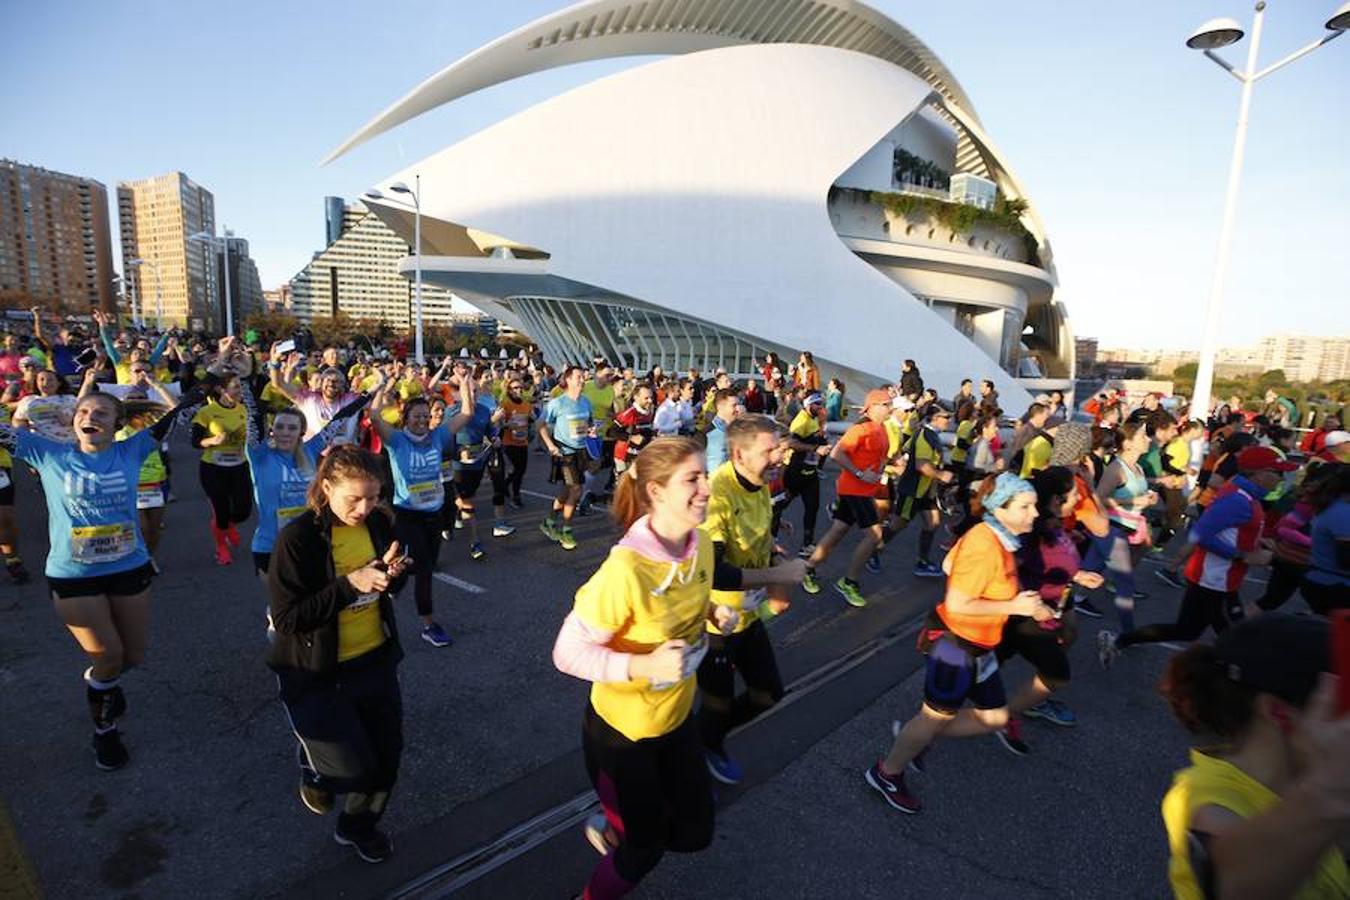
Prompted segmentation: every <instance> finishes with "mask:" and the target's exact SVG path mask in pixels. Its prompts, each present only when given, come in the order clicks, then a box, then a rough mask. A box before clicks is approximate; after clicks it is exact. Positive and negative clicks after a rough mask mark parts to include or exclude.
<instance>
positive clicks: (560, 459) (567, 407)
mask: <svg viewBox="0 0 1350 900" xmlns="http://www.w3.org/2000/svg"><path fill="white" fill-rule="evenodd" d="M585 378H586V376H585V373H584V372H582V370H581V367H580V366H568V367H567V368H565V369H564V370H563V374H562V387H563V392H562V393H561V394H559V395H558V396H556V397H554V398H553V399H552V400H550V401H549V402H548V405H547V406H545V407H544V415H543V418H541V419H540V420H539V438H540V440H542V441H543V442H544V446H545V448H547V449H548V452H549V455H550V456H552V457H553V472H552V474H551V475H550V477H549V480H550V481H552V482H553V483H555V484H556V483H558V482H562V488H560V489H559V492H558V496H557V497H555V498H554V500H553V506H552V507H551V508H550V510H549V513H548V515H547V516H546V517H545V518H544V521H543V522H541V523H540V525H539V530H540V531H542V532H543V533H544V536H545V537H546V538H548V539H549V540H550V541H557V542H558V546H560V547H562V548H563V549H564V550H575V549H576V548H577V539H576V537H575V536H574V535H573V534H572V514H573V512H575V511H576V505H577V501H578V500H580V499H581V483H582V477H583V474H584V473H585V471H586V467H587V465H588V463H589V462H590V454H589V453H587V451H586V439H587V437H588V436H594V432H595V423H594V420H593V419H592V418H591V404H590V401H589V400H587V399H586V398H585V397H583V396H582V395H581V390H582V386H583V383H584V381H585ZM559 513H561V514H562V521H561V523H560V522H559V521H558V519H559Z"/></svg>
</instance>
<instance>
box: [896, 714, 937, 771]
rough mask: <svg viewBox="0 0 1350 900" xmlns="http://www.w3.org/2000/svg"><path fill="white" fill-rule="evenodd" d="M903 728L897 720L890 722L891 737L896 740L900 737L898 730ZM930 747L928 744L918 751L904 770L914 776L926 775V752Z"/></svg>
mask: <svg viewBox="0 0 1350 900" xmlns="http://www.w3.org/2000/svg"><path fill="white" fill-rule="evenodd" d="M904 727H905V723H904V722H901V721H900V720H899V719H896V720H895V721H894V722H892V723H891V737H895V738H898V737H899V736H900V729H901V728H904ZM930 747H932V744H929V745H928V747H924V748H923V749H922V750H920V751H919V753H918V755H917V756H915V757H914V758H913V759H911V760H910V761H909V762H908V763H906V764H905V768H907V769H909V770H910V771H911V772H913V773H914V774H916V775H923V774H926V773H927V772H928V750H929V748H930Z"/></svg>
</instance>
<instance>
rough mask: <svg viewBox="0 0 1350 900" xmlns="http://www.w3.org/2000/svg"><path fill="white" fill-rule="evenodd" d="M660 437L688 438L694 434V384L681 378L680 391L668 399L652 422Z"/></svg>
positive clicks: (659, 408) (658, 409) (657, 411)
mask: <svg viewBox="0 0 1350 900" xmlns="http://www.w3.org/2000/svg"><path fill="white" fill-rule="evenodd" d="M652 425H653V427H655V428H656V433H657V435H658V436H659V437H675V436H683V437H688V436H689V435H691V434H693V433H694V384H693V382H691V381H690V380H689V379H688V378H681V379H680V384H679V389H678V391H676V392H673V393H671V395H670V396H668V397H666V399H665V401H664V402H663V403H661V405H660V406H659V407H658V408H657V410H656V416H655V418H654V419H653V420H652Z"/></svg>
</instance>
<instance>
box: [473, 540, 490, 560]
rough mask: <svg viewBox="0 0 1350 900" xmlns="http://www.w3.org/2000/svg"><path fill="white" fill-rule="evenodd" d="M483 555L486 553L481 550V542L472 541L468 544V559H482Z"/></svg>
mask: <svg viewBox="0 0 1350 900" xmlns="http://www.w3.org/2000/svg"><path fill="white" fill-rule="evenodd" d="M484 556H487V554H486V553H484V552H483V544H482V542H480V541H474V542H473V543H472V544H470V545H469V559H482V558H483V557H484Z"/></svg>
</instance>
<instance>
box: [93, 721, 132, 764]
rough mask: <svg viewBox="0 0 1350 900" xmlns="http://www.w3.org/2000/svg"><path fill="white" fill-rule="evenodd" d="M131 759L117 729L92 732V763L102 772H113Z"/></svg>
mask: <svg viewBox="0 0 1350 900" xmlns="http://www.w3.org/2000/svg"><path fill="white" fill-rule="evenodd" d="M130 760H131V754H129V753H127V748H126V747H124V746H123V745H122V736H121V735H120V734H118V733H117V729H116V728H114V729H113V730H112V731H105V732H103V733H102V734H99V733H98V732H95V733H94V765H96V766H98V767H99V768H100V769H102V770H103V771H104V772H113V771H115V770H117V769H120V768H122V767H123V766H125V765H126V764H127V763H128V762H129V761H130Z"/></svg>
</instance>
